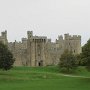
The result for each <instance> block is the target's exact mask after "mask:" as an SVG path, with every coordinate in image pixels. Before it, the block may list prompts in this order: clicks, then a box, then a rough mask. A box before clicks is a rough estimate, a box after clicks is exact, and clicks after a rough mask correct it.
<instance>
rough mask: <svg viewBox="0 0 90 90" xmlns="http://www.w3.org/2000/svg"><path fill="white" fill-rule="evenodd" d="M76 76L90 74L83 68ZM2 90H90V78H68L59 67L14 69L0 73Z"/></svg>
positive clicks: (0, 88)
mask: <svg viewBox="0 0 90 90" xmlns="http://www.w3.org/2000/svg"><path fill="white" fill-rule="evenodd" d="M75 75H81V76H86V77H89V76H90V73H89V72H87V71H86V70H85V68H83V67H82V68H79V69H78V71H77V72H76V74H75ZM0 90H90V78H82V77H66V76H63V75H62V74H60V73H59V70H58V68H57V67H33V68H31V67H14V68H13V69H11V70H9V71H0Z"/></svg>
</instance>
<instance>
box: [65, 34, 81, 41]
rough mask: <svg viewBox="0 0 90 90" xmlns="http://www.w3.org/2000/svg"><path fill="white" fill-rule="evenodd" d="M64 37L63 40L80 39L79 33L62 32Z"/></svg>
mask: <svg viewBox="0 0 90 90" xmlns="http://www.w3.org/2000/svg"><path fill="white" fill-rule="evenodd" d="M64 39H65V40H81V36H80V35H72V36H71V35H69V34H64Z"/></svg>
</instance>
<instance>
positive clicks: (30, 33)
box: [27, 31, 33, 39]
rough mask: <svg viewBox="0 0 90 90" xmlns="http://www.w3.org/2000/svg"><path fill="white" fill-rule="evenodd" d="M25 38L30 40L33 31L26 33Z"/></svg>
mask: <svg viewBox="0 0 90 90" xmlns="http://www.w3.org/2000/svg"><path fill="white" fill-rule="evenodd" d="M27 36H28V39H29V38H31V37H32V36H33V31H27Z"/></svg>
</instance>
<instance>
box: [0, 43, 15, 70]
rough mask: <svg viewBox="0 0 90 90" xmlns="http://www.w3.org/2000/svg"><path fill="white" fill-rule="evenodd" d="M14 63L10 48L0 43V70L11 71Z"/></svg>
mask: <svg viewBox="0 0 90 90" xmlns="http://www.w3.org/2000/svg"><path fill="white" fill-rule="evenodd" d="M14 61H15V60H14V58H13V55H12V53H11V52H10V51H9V50H8V47H7V46H6V45H4V44H3V43H1V42H0V69H3V70H9V69H11V68H12V66H13V63H14Z"/></svg>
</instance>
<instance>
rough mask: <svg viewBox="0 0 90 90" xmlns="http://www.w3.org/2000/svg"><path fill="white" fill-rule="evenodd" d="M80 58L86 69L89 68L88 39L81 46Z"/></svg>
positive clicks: (89, 48)
mask: <svg viewBox="0 0 90 90" xmlns="http://www.w3.org/2000/svg"><path fill="white" fill-rule="evenodd" d="M82 60H83V61H84V63H85V64H86V67H87V69H88V70H90V39H89V40H88V41H87V43H86V44H85V45H84V46H83V47H82Z"/></svg>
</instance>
